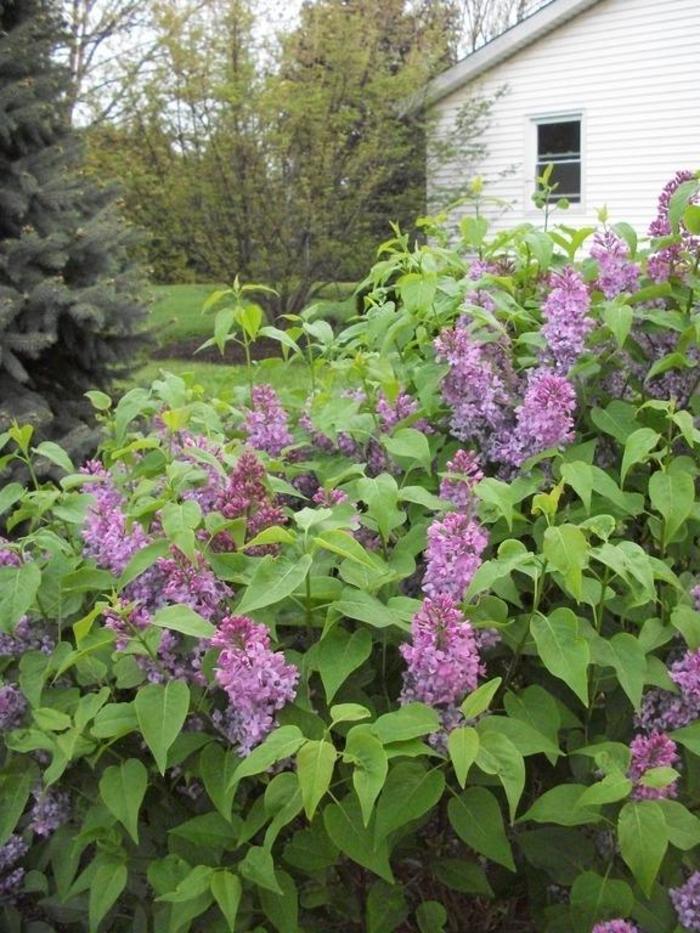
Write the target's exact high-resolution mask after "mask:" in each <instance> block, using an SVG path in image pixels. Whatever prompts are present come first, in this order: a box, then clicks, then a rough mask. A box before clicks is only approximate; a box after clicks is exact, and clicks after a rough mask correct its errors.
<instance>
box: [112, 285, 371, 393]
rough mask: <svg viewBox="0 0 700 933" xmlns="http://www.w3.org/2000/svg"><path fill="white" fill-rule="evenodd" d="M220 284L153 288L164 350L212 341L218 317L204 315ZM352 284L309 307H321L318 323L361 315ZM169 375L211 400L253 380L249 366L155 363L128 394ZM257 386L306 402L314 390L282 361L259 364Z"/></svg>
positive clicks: (301, 371) (152, 315)
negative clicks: (196, 387) (198, 388)
mask: <svg viewBox="0 0 700 933" xmlns="http://www.w3.org/2000/svg"><path fill="white" fill-rule="evenodd" d="M224 287H225V286H223V285H220V284H215V283H211V284H201V283H199V284H192V285H153V286H151V288H150V294H149V298H150V300H151V304H150V308H149V321H148V326H149V328H150V329H151V330H152V332H153V336H154V338H155V340H156V342H157V344H158V345H159V346H160V347H161V348H163V347H168V345H170V344H175V343H180V342H183V341H191V340H197V341H201V342H202V343H204V341H205V340H207V339H208V338H209V337H211V336H212V332H213V326H214V317H213V315H212V314H202V305H203V304H204V302H205V301H206V300H207V298H208V297H209V295H210V294H211V293H212V292H213V291H214V290H215V289H217V288H224ZM354 287H355V286H354V285H353V284H352V283H345V282H339V283H331V284H329V285H324V286H323V287H322V288H320V289H319V291H318V294H317V297H315V298H314V299H312V300H311V301H310V302H309V304H314V305H317V308H318V310H317V313H316V315H315V316H316V317H323V318H325V319H327V320H330V321H331V322H332V323H334V324H340V323H341V322H344V321H346V320H347V319H348V318H350V317H352V316H353V315H354V314H355V297H354V295H353V294H352V293H353V290H354ZM162 370H166V371H168V372H171V373H176V374H177V375H179V376H183V377H184V376H186V375H187V374H190V376H191V379H192V382H193V384H199V385H201V386H203V388H204V389H206V391H207V394H208V395H215V396H217V397H219V398H224V399H230V398H232V397H233V395H234V394H235V389H236V387H238V386H245V385H246V384H247V381H248V376H247V373H246V369H245V367H244V366H234V365H231V364H228V363H205V362H202V361H201V360H198V359H197V358H196V357H194V358H192V359H176V358H167V359H157V360H150V361H149V362H148V363H146V364H145V365H144V366H142V367H140V368H139V369H138V370H136V371H135V372H134V373H133V375H132V377H131V378H130V379H129V380H128V383H126V384H125V385H124V386H123V388H127V387H128V386H133V385H150V383H151V382H153V380H154V379H157V378H158V376H159V374H160V372H161V371H162ZM254 381H255V382H258V383H259V382H267V383H269V384H270V385H272V386H274V387H275V388H276V389H278V390H279V389H284V390H285V392H290V391H291V392H296V393H298V394H299V395H300V397H303V396H305V395H306V393H307V392H308V389H309V376H308V372H307V371H306V368H305V366H303V365H301V364H298V365H297V364H295V365H289V364H285V363H284V362H283V360H282V359H281V358H278V359H271V360H263V361H261V362H259V363H256V364H255V376H254Z"/></svg>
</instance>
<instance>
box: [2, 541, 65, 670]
mask: <svg viewBox="0 0 700 933" xmlns="http://www.w3.org/2000/svg"><path fill="white" fill-rule="evenodd" d="M21 564H22V558H21V557H20V555H19V554H18V553H17V552H16V551H13V550H12V548H11V547H10V544H9V542H8V541H7V540H6V539H5V538H3V537H2V536H0V567H19V566H20V565H21ZM54 644H55V642H54V640H53V638H52V637H51V636H50V635H49V634H48V633H47V631H46V628H45V626H44V625H43V624H41V625H37V624H36V623H33V622H32V621H31V620H30V618H29V616H26V615H25V616H22V618H21V619H20V620H19V622H18V623H17V624H16V625H15V627H14V629H13V631H12V633H8V632H0V657H6V658H17V657H20V656H21V655H23V654H26V652H27V651H41V652H42V654H51V652H52V651H53V649H54Z"/></svg>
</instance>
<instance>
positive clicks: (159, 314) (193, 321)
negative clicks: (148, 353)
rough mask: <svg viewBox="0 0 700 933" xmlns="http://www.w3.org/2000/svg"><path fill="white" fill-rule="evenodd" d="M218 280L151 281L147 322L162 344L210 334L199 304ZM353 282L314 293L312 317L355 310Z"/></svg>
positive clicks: (338, 316) (210, 323) (337, 316)
mask: <svg viewBox="0 0 700 933" xmlns="http://www.w3.org/2000/svg"><path fill="white" fill-rule="evenodd" d="M217 288H225V286H224V285H218V284H215V283H214V284H196V285H153V286H151V293H152V297H153V303H152V304H151V307H150V312H149V326H150V327H151V328H152V329H153V332H154V334H155V338H156V340H157V341H158V343H159V344H160V346H162V347H164V346H167V345H168V344H170V343H177V342H178V341H181V340H192V339H194V338H198V339H199V338H201V339H202V340H206V339H207V337H211V334H212V329H213V327H214V317H213V315H212V314H202V305H203V304H204V302H205V301H206V300H207V298H208V297H209V295H211V293H212V292H213V291H214V290H215V289H217ZM354 288H355V286H354V284H353V283H352V282H335V283H331V284H329V285H324V286H323V287H322V288H320V289H319V290H318V293H317V297H315V298H313V299H311V300H310V301H309V304H312V305H315V306H316V309H317V310H316V313H315V315H314V317H316V318H325V319H327V320H333V321H337V322H344V321H346V320H347V319H348V318H350V317H352V316H353V315H354V314H355V313H356V311H355V303H356V300H355V297H354V295H353V290H354Z"/></svg>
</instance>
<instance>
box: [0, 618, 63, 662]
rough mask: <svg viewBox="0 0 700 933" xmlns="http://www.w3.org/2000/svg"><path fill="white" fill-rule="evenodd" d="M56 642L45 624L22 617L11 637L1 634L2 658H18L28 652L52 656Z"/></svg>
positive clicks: (0, 651) (0, 647)
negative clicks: (39, 652) (38, 652)
mask: <svg viewBox="0 0 700 933" xmlns="http://www.w3.org/2000/svg"><path fill="white" fill-rule="evenodd" d="M55 645H56V642H55V641H54V639H53V637H52V636H51V635H50V634H49V633H48V632H47V630H46V627H45V625H44V624H43V623H37V622H35V621H33V620H31V619H30V618H29V616H22V618H21V619H20V620H19V622H18V623H17V625H16V626H15V628H14V631H13V632H12V634H11V635H8V633H7V632H0V657H7V658H18V657H20V656H21V655H23V654H26V653H27V651H41V653H42V654H51V652H52V651H53V649H54V647H55Z"/></svg>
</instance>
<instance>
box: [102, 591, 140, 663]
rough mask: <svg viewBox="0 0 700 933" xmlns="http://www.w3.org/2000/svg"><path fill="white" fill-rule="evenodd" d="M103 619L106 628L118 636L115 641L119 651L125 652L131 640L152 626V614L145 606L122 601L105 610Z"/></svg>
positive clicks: (119, 600)
mask: <svg viewBox="0 0 700 933" xmlns="http://www.w3.org/2000/svg"><path fill="white" fill-rule="evenodd" d="M103 618H104V624H105V628H107V629H109V630H110V631H112V632H114V633H115V635H116V636H117V637H116V641H115V648H116V649H117V651H124V649H125V648H126V647H127V645H128V644H129V642H130V641H131V639H132V638H133V637H134V636H135V635H138V633H139V632H142V631H143V630H144V629H146V628H148V626H149V625H150V624H151V614H150V612H149V611H148V610H147V609H146V608H145V607H144V606H141V605H139V604H138V603H127V602H125V601H124V600H122V599H118V600H117V601H116V602H115V604H114V605H113V606H110V607H109V609H105V611H104V613H103Z"/></svg>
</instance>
